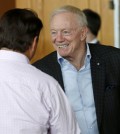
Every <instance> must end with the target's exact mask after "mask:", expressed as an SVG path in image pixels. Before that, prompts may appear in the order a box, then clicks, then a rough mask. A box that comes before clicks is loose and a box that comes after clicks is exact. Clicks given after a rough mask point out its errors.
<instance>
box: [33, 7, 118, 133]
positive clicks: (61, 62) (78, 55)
mask: <svg viewBox="0 0 120 134" xmlns="http://www.w3.org/2000/svg"><path fill="white" fill-rule="evenodd" d="M87 32H88V28H87V20H86V17H85V14H84V13H83V12H82V11H81V10H80V9H79V8H77V7H74V6H70V5H66V6H63V7H60V8H59V9H56V10H55V11H54V12H53V14H52V15H51V19H50V33H51V38H52V43H53V46H54V48H55V49H56V51H54V52H52V53H50V54H48V55H47V56H45V57H44V58H43V59H40V60H38V61H37V62H35V63H34V64H33V65H34V66H36V67H37V68H38V69H41V70H42V71H44V72H46V73H48V74H49V75H51V76H53V77H54V78H55V79H56V80H57V81H58V82H59V83H60V85H61V87H62V88H63V89H64V92H65V94H66V96H67V97H68V99H69V101H70V103H71V106H72V108H73V110H74V112H75V114H76V118H77V121H78V123H79V126H80V128H81V133H82V134H119V133H120V49H118V48H115V47H112V46H106V45H95V44H89V43H88V44H86V36H87Z"/></svg>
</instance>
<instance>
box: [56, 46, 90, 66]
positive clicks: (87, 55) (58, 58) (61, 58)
mask: <svg viewBox="0 0 120 134" xmlns="http://www.w3.org/2000/svg"><path fill="white" fill-rule="evenodd" d="M86 46H87V53H86V56H85V57H86V58H85V60H87V59H90V58H91V53H90V49H89V45H88V44H86ZM57 60H58V63H59V64H61V63H62V62H63V60H65V59H64V58H63V57H62V56H60V54H59V53H58V52H57Z"/></svg>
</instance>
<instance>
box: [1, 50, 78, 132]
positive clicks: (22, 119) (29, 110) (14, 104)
mask: <svg viewBox="0 0 120 134" xmlns="http://www.w3.org/2000/svg"><path fill="white" fill-rule="evenodd" d="M49 127H50V129H51V133H50V134H80V130H79V127H78V124H77V123H76V120H75V118H74V115H73V112H72V110H71V107H70V105H69V103H68V100H67V99H66V96H65V94H64V93H63V91H62V89H61V87H60V86H59V85H58V83H57V82H56V80H54V79H53V78H52V77H50V76H48V75H47V74H45V73H43V72H41V71H40V70H38V69H36V68H35V67H33V66H32V65H30V64H29V60H28V59H27V57H26V56H24V55H23V54H20V53H17V52H12V51H7V50H0V134H48V131H47V130H48V128H49Z"/></svg>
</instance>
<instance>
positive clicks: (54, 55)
mask: <svg viewBox="0 0 120 134" xmlns="http://www.w3.org/2000/svg"><path fill="white" fill-rule="evenodd" d="M53 60H57V52H56V51H54V52H51V53H50V54H48V55H46V56H45V57H43V58H41V59H39V60H37V61H36V62H34V63H33V65H34V66H39V65H44V64H49V62H51V61H53Z"/></svg>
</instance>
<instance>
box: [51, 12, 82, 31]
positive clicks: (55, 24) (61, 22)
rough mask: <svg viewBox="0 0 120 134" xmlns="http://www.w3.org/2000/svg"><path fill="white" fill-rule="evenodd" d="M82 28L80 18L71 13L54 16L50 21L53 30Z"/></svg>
mask: <svg viewBox="0 0 120 134" xmlns="http://www.w3.org/2000/svg"><path fill="white" fill-rule="evenodd" d="M76 26H80V22H79V19H78V16H77V15H76V14H74V13H70V12H62V13H59V14H55V15H54V16H52V18H51V21H50V27H51V28H60V27H66V28H67V27H68V28H70V27H76Z"/></svg>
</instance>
